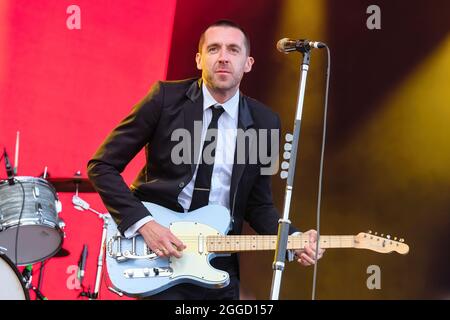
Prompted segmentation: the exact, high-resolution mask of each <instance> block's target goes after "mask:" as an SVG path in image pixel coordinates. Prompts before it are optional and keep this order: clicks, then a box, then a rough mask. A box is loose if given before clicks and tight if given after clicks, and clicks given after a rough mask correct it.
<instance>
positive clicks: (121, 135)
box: [87, 82, 164, 234]
mask: <svg viewBox="0 0 450 320" xmlns="http://www.w3.org/2000/svg"><path fill="white" fill-rule="evenodd" d="M163 97H164V89H163V86H162V85H161V83H160V82H158V83H156V84H155V85H154V86H153V87H152V89H151V90H150V92H149V93H148V94H147V96H146V97H145V98H144V99H142V100H141V101H140V102H139V103H138V104H137V105H135V106H134V108H133V110H132V111H131V113H130V114H129V115H128V116H127V117H126V118H125V119H123V120H122V121H121V122H120V123H119V125H118V126H117V127H116V128H115V129H114V130H113V131H112V132H111V133H110V134H109V135H108V137H107V138H106V140H105V141H104V142H103V143H102V145H101V146H100V148H99V149H98V150H97V151H96V153H95V154H94V156H93V157H92V159H91V160H89V162H88V166H87V172H88V176H89V179H90V180H91V182H92V184H93V186H94V188H95V189H96V191H97V192H98V193H99V195H100V197H101V198H102V200H103V203H104V204H105V206H106V208H107V209H108V211H109V213H110V214H111V215H112V216H113V217H114V219H115V220H116V221H119V226H118V229H119V231H120V232H121V233H122V234H124V232H125V230H126V229H128V228H129V227H130V226H131V225H133V224H134V223H135V222H137V221H139V220H140V219H142V218H144V217H146V216H148V215H150V213H149V212H148V210H147V209H146V208H145V207H144V205H143V204H142V203H141V201H140V200H139V199H138V198H137V197H136V196H135V195H134V194H133V193H132V192H131V190H130V189H129V187H128V186H127V185H126V183H125V181H124V180H123V178H122V176H121V173H122V172H123V170H124V169H125V167H126V166H127V164H128V163H129V162H130V161H131V160H132V159H133V158H134V157H135V156H136V154H137V153H138V152H139V151H140V150H141V149H142V148H143V147H144V146H145V145H146V144H147V143H148V142H149V141H150V140H151V138H152V136H153V133H154V131H155V129H156V127H157V124H158V121H159V118H160V115H161V110H162V108H163V102H164V101H163V100H164V99H163Z"/></svg>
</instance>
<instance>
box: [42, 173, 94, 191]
mask: <svg viewBox="0 0 450 320" xmlns="http://www.w3.org/2000/svg"><path fill="white" fill-rule="evenodd" d="M47 181H48V182H50V183H51V184H52V185H53V187H54V188H55V189H56V191H57V192H75V191H76V186H78V192H96V191H95V189H94V186H93V185H92V183H91V182H90V181H89V179H88V178H82V177H80V176H72V177H57V178H52V177H48V178H47Z"/></svg>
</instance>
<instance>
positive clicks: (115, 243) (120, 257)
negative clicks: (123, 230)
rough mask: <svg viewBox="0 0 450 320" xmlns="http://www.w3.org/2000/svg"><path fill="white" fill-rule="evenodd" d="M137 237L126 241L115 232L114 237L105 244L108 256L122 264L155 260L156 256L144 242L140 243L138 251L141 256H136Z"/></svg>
mask: <svg viewBox="0 0 450 320" xmlns="http://www.w3.org/2000/svg"><path fill="white" fill-rule="evenodd" d="M138 236H139V235H135V236H133V237H132V238H130V239H127V238H125V237H123V236H122V235H121V234H120V232H117V233H116V235H115V236H113V237H111V238H110V239H109V240H108V242H107V244H106V246H107V252H108V255H109V256H110V257H111V258H113V259H115V260H116V261H117V262H124V261H127V260H143V259H148V260H153V259H157V258H158V255H157V254H156V253H154V252H152V251H151V250H150V248H149V247H148V246H147V244H146V243H145V241H142V242H143V244H142V248H141V250H139V251H140V252H141V254H138V252H137V251H138V250H137V241H136V240H137V237H138ZM130 242H131V247H130ZM124 247H125V250H124ZM123 250H124V251H123Z"/></svg>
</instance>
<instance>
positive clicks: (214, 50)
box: [208, 47, 217, 53]
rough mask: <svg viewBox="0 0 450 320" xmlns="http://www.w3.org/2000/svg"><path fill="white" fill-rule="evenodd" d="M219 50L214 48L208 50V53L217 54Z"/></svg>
mask: <svg viewBox="0 0 450 320" xmlns="http://www.w3.org/2000/svg"><path fill="white" fill-rule="evenodd" d="M216 51H217V48H216V47H212V48H209V49H208V52H210V53H212V52H216Z"/></svg>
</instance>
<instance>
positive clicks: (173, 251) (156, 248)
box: [139, 220, 186, 258]
mask: <svg viewBox="0 0 450 320" xmlns="http://www.w3.org/2000/svg"><path fill="white" fill-rule="evenodd" d="M139 233H140V234H141V235H142V237H143V238H144V240H145V242H146V243H147V245H148V246H149V247H150V249H151V250H152V251H153V252H155V253H156V254H157V255H158V256H159V257H170V256H174V257H176V258H181V251H183V249H186V246H185V245H184V244H183V243H182V242H181V241H180V239H178V238H177V237H176V236H175V235H174V234H173V233H172V232H171V231H170V230H169V229H167V228H166V227H164V226H162V225H160V224H159V223H157V222H156V221H155V220H152V221H150V222H147V223H146V224H144V225H143V226H142V227H141V228H139Z"/></svg>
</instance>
